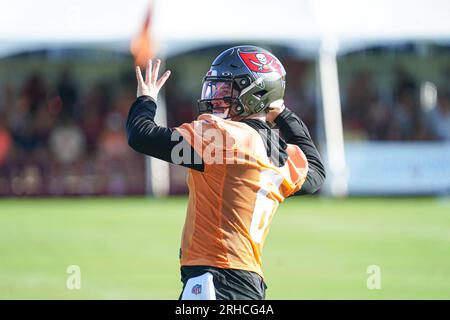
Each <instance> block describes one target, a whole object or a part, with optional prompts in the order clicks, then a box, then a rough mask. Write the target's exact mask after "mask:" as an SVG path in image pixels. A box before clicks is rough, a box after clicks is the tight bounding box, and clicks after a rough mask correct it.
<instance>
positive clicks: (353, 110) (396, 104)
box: [342, 68, 450, 141]
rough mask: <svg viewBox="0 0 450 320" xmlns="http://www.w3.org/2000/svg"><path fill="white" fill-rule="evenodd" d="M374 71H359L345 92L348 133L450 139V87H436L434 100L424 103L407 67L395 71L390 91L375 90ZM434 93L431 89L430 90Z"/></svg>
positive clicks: (372, 137)
mask: <svg viewBox="0 0 450 320" xmlns="http://www.w3.org/2000/svg"><path fill="white" fill-rule="evenodd" d="M376 88H377V85H376V82H375V80H374V75H373V74H371V73H370V72H367V71H361V72H358V73H356V74H355V75H354V76H353V77H352V78H351V80H350V82H349V85H348V86H347V87H345V88H344V89H343V90H344V92H343V94H342V111H343V121H344V128H345V130H346V132H347V135H348V136H352V137H353V138H354V137H357V138H358V139H367V140H389V141H390V140H407V141H422V140H446V141H450V91H449V88H448V87H442V88H435V89H436V97H435V101H431V102H430V103H431V105H428V106H427V105H425V103H424V101H423V100H424V99H423V97H421V94H422V95H423V94H427V93H426V92H423V90H421V88H420V86H419V84H418V83H417V82H416V81H415V79H414V78H413V77H411V76H410V75H409V74H408V73H407V72H406V71H405V70H404V69H401V68H398V69H396V70H395V72H394V85H393V87H392V90H391V91H390V92H389V94H385V95H381V94H379V93H377V91H376ZM431 94H432V92H431Z"/></svg>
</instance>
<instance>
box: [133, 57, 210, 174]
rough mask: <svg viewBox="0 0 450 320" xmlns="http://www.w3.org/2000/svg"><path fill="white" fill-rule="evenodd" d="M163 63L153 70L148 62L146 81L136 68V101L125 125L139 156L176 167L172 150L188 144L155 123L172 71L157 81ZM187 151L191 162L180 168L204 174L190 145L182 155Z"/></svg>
mask: <svg viewBox="0 0 450 320" xmlns="http://www.w3.org/2000/svg"><path fill="white" fill-rule="evenodd" d="M160 63H161V62H160V60H157V61H156V63H155V66H154V68H153V70H152V61H151V60H150V61H149V63H148V66H147V71H146V76H145V80H144V79H143V78H142V74H141V70H140V68H139V67H136V78H137V81H138V87H137V99H136V101H135V102H134V103H133V105H132V106H131V108H130V111H129V113H128V118H127V123H126V128H127V135H128V144H129V145H130V147H132V148H133V149H134V150H136V151H137V152H140V153H144V154H146V155H149V156H152V157H155V158H158V159H161V160H163V161H167V162H170V163H173V159H172V150H173V148H174V147H175V146H177V145H178V144H180V143H184V144H187V142H186V141H185V140H184V138H183V137H181V136H180V135H176V137H177V139H175V140H174V139H173V137H174V135H173V133H174V129H172V128H166V127H162V126H158V125H157V124H156V123H155V114H156V108H157V104H156V101H157V98H158V93H159V91H160V89H161V88H162V86H163V85H164V83H165V82H166V80H167V79H168V78H169V76H170V71H166V72H165V73H164V74H163V76H162V77H161V78H160V79H159V80H157V77H158V71H159V66H160ZM188 149H189V150H190V155H191V156H190V159H189V160H190V161H186V162H182V163H177V164H180V165H182V166H185V167H188V168H192V169H195V170H199V171H203V170H204V165H203V161H201V162H200V163H199V161H195V160H197V159H198V158H199V157H198V156H197V155H196V153H195V151H194V150H193V148H192V147H191V146H190V145H186V146H185V147H183V148H181V152H183V150H188Z"/></svg>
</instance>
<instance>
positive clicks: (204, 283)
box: [181, 272, 216, 300]
mask: <svg viewBox="0 0 450 320" xmlns="http://www.w3.org/2000/svg"><path fill="white" fill-rule="evenodd" d="M181 300H216V290H215V288H214V283H213V275H212V274H211V273H210V272H206V273H204V274H202V275H201V276H198V277H194V278H190V279H189V280H188V281H187V283H186V286H185V287H184V291H183V295H182V296H181Z"/></svg>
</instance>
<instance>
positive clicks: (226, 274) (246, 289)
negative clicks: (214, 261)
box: [179, 266, 267, 300]
mask: <svg viewBox="0 0 450 320" xmlns="http://www.w3.org/2000/svg"><path fill="white" fill-rule="evenodd" d="M206 272H209V273H211V274H212V275H213V283H214V289H215V293H216V300H264V299H265V298H266V289H267V286H266V284H265V283H264V280H263V278H262V277H261V276H260V275H259V274H257V273H256V272H252V271H246V270H235V269H221V268H215V267H209V266H183V267H181V282H183V290H182V292H181V294H180V297H179V299H181V295H182V294H183V291H184V288H185V286H186V283H187V281H188V280H189V279H190V278H193V277H198V276H200V275H202V274H204V273H206Z"/></svg>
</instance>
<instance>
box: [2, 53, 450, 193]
mask: <svg viewBox="0 0 450 320" xmlns="http://www.w3.org/2000/svg"><path fill="white" fill-rule="evenodd" d="M283 61H285V63H286V69H287V70H288V79H287V82H288V90H287V92H286V99H285V100H286V105H288V106H289V107H290V108H291V109H293V110H294V111H295V112H297V113H298V114H299V115H300V116H301V117H302V119H303V120H304V121H305V122H306V124H307V125H308V127H309V128H310V131H311V133H312V135H313V137H314V138H315V140H316V141H318V140H320V139H317V135H316V132H317V131H318V129H320V128H319V123H320V121H318V118H317V115H318V114H320V113H318V112H317V95H316V92H317V91H316V82H315V81H311V80H310V78H308V77H307V74H308V73H309V74H311V68H314V67H313V66H311V65H312V64H311V63H310V62H304V61H299V60H296V59H289V58H286V59H285V60H283ZM128 71H129V72H128ZM201 72H204V71H203V70H202V71H201ZM178 74H179V76H177V72H174V73H173V75H172V77H171V80H169V81H168V83H167V87H166V89H165V90H166V92H165V93H166V101H167V105H168V106H169V108H168V115H167V118H168V123H169V125H170V126H176V125H179V124H181V123H183V122H186V121H191V120H192V119H193V118H194V117H195V115H196V107H195V101H196V98H197V96H196V93H190V94H188V95H185V96H184V97H183V95H181V94H179V92H180V86H183V81H182V79H181V78H180V77H181V74H182V72H179V73H178ZM133 76H134V74H133V72H132V66H131V63H130V69H129V70H127V71H124V72H123V73H122V74H121V75H119V76H118V77H117V78H116V79H104V80H99V81H95V82H94V84H92V85H89V86H82V85H81V80H80V79H78V78H75V77H74V75H73V70H71V69H70V68H69V67H67V68H63V69H62V70H61V71H60V73H59V75H58V76H57V78H56V80H55V81H53V80H52V81H50V80H49V79H50V78H49V77H47V75H46V74H45V73H44V71H43V70H41V71H35V72H30V73H29V74H28V76H27V77H25V78H24V79H21V80H20V81H19V82H12V81H9V82H8V81H7V82H3V83H1V86H0V195H55V196H58V195H103V194H109V195H121V194H128V195H129V194H143V193H145V162H144V158H143V157H142V155H139V154H138V153H136V152H134V151H133V150H131V149H130V148H129V147H128V145H127V140H126V135H125V130H124V127H125V120H126V116H127V113H128V110H129V107H130V105H131V103H132V102H133V101H134V99H135V81H134V78H133ZM347 78H348V81H346V83H345V84H344V85H342V86H341V88H340V89H341V100H342V112H343V121H344V131H345V135H346V137H350V138H351V139H359V140H361V139H362V140H390V141H392V140H401V141H404V140H410V141H412V140H421V141H422V140H443V141H444V140H446V141H450V94H449V92H448V91H446V90H448V88H438V90H437V98H436V101H435V103H434V105H432V106H431V107H429V108H427V109H424V108H423V105H422V104H421V98H420V83H418V82H417V81H416V80H415V79H414V78H413V77H412V76H410V75H409V74H408V73H407V72H406V71H405V70H403V69H400V68H399V69H398V70H396V71H395V77H394V82H393V83H394V84H393V87H392V88H391V89H392V90H391V94H388V95H386V94H380V92H379V90H377V85H376V80H375V75H374V74H373V73H371V72H369V71H366V70H365V71H364V70H361V71H359V72H356V73H353V74H350V75H348V77H347ZM200 79H201V77H200V78H199V80H198V83H199V86H198V88H199V89H200ZM184 83H186V82H184ZM318 142H319V144H320V141H318ZM171 170H172V176H171V179H172V191H174V192H183V191H185V186H184V175H183V173H182V171H181V170H178V169H177V168H173V167H172V169H171ZM177 170H178V171H177Z"/></svg>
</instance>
